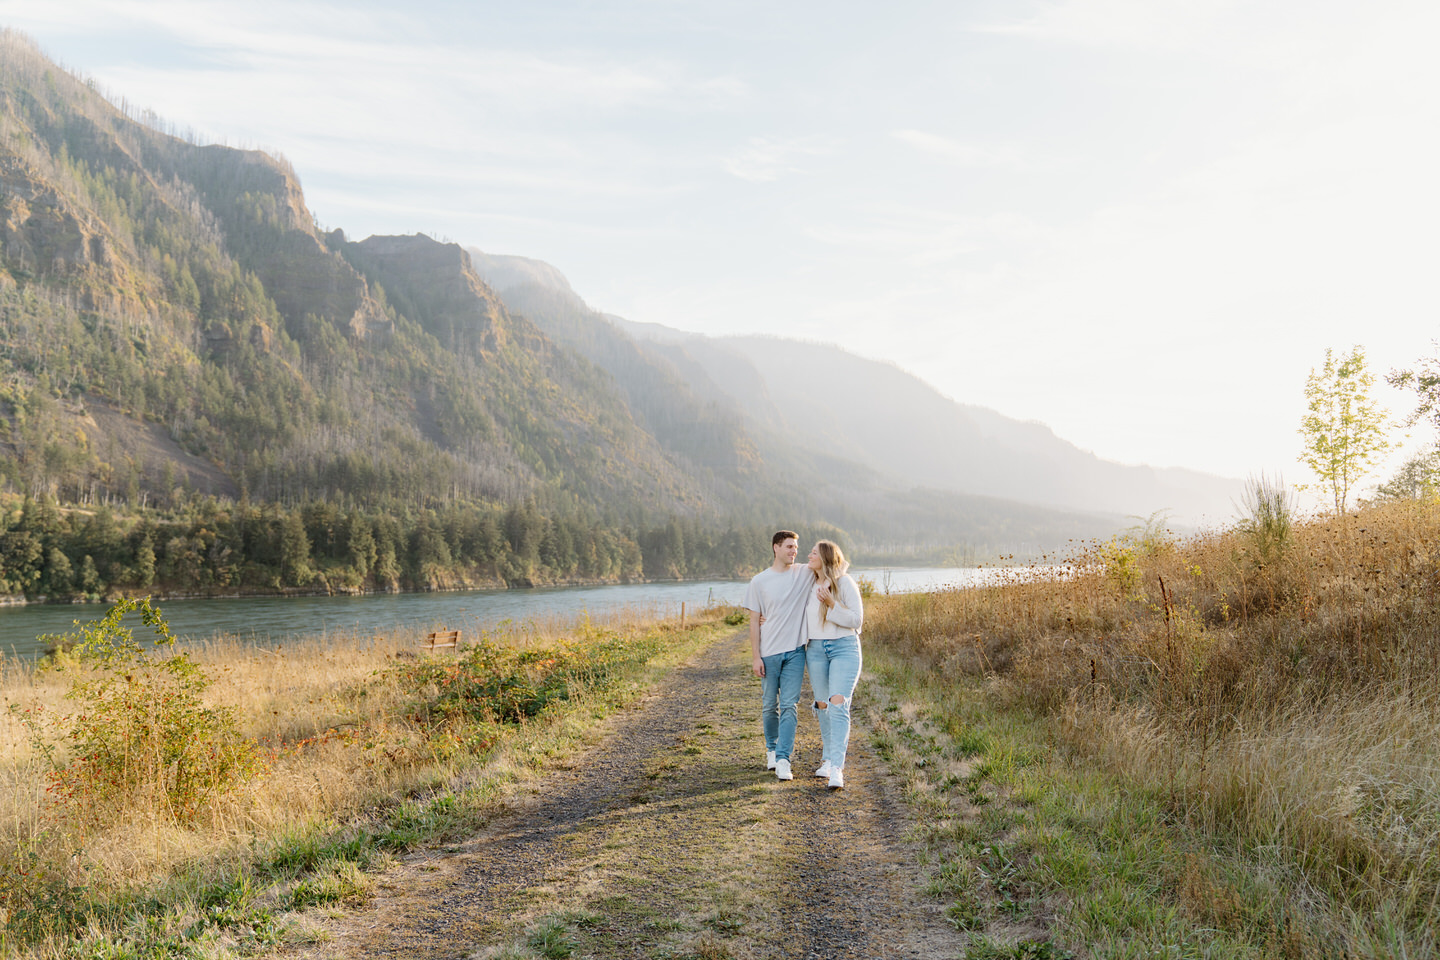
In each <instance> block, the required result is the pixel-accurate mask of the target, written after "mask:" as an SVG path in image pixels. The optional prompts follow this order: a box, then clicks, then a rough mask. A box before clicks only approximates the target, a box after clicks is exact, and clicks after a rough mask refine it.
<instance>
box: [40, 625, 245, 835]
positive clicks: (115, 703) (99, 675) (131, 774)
mask: <svg viewBox="0 0 1440 960" xmlns="http://www.w3.org/2000/svg"><path fill="white" fill-rule="evenodd" d="M132 612H138V613H139V614H140V617H141V619H142V621H143V622H144V623H145V624H146V625H147V626H149V627H151V628H153V629H154V632H155V634H156V640H155V645H156V646H157V647H158V648H160V651H164V652H163V653H162V652H160V651H156V652H154V653H152V652H150V651H147V650H146V649H144V648H143V647H142V646H141V645H140V643H139V642H137V641H136V640H135V638H134V635H133V632H132V631H131V630H130V628H129V627H126V626H125V625H124V624H123V622H122V621H123V619H124V617H125V615H126V614H127V613H132ZM72 636H73V638H74V640H75V642H74V645H73V648H72V649H71V651H70V652H69V653H65V654H61V655H60V659H59V661H58V662H59V664H60V665H61V667H62V668H67V667H72V668H74V669H75V671H76V678H75V679H74V680H73V681H72V683H71V686H70V690H69V691H68V692H67V693H66V695H65V696H66V699H67V700H70V701H71V702H73V703H75V704H77V705H78V712H77V713H75V714H72V715H70V716H64V717H56V718H53V719H52V720H51V722H49V723H47V722H45V719H46V718H43V717H39V716H36V715H33V714H32V715H29V716H27V717H26V718H24V719H25V721H26V723H27V726H28V727H29V729H30V733H31V737H32V740H33V742H34V744H35V746H36V748H37V749H38V750H39V751H40V752H41V753H42V754H43V755H44V756H45V757H46V758H47V759H49V761H50V764H51V771H50V774H49V780H50V784H49V788H48V790H49V793H50V797H51V801H52V803H54V804H55V806H56V807H57V808H58V809H59V810H60V811H61V812H62V815H63V816H64V817H65V819H67V820H68V821H70V822H72V823H75V824H77V825H80V826H82V827H86V826H96V825H101V824H105V823H109V822H113V821H115V820H117V819H119V817H120V816H121V815H122V814H123V813H125V812H126V811H128V810H134V809H146V810H149V811H152V812H159V813H162V814H164V815H168V816H170V817H172V818H173V819H175V820H176V821H178V822H182V823H184V822H189V821H193V820H195V819H196V818H197V817H198V816H199V815H200V814H201V813H202V811H204V809H205V808H206V806H207V804H209V803H210V802H211V801H212V800H214V799H216V798H218V797H219V796H221V795H223V794H226V793H228V792H230V791H231V790H233V789H234V788H235V787H237V786H239V785H240V784H241V783H243V782H244V781H245V780H246V779H248V778H249V777H251V776H253V775H254V774H256V773H258V772H259V771H260V770H261V769H262V766H263V765H262V762H261V759H260V754H259V752H258V750H257V749H256V745H255V743H254V742H253V741H250V740H247V739H246V738H244V737H242V736H241V735H240V733H239V731H238V728H237V724H236V720H235V716H234V714H233V712H232V711H230V710H228V709H224V708H216V707H208V706H206V705H205V703H204V700H203V699H202V694H203V693H204V691H205V688H206V687H208V686H209V685H210V678H209V677H207V676H206V675H205V672H204V671H203V670H201V669H200V667H198V666H197V665H196V664H195V663H194V662H192V661H191V660H190V658H189V656H188V655H186V654H184V653H176V652H175V651H174V643H175V637H174V635H172V634H171V632H170V627H169V625H168V624H166V622H165V620H164V618H163V617H162V616H161V614H160V611H159V609H158V608H156V607H154V606H152V605H151V604H150V600H149V598H146V599H143V600H133V599H126V600H121V601H119V602H118V603H116V604H115V605H114V606H112V607H111V608H110V611H109V613H107V614H106V615H105V616H104V617H102V618H101V619H99V620H96V621H93V622H91V623H90V624H88V625H86V626H83V627H81V628H80V629H79V631H78V632H77V633H76V634H74V635H72ZM61 649H64V647H63V646H62V647H61Z"/></svg>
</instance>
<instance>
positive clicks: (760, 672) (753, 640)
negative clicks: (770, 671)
mask: <svg viewBox="0 0 1440 960" xmlns="http://www.w3.org/2000/svg"><path fill="white" fill-rule="evenodd" d="M750 661H751V662H750V669H751V670H754V671H755V676H757V677H763V676H765V661H764V660H762V659H761V658H760V611H759V610H751V611H750Z"/></svg>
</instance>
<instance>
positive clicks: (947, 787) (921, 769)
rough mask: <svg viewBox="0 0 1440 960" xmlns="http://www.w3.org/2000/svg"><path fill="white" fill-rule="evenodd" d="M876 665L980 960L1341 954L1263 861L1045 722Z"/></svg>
mask: <svg viewBox="0 0 1440 960" xmlns="http://www.w3.org/2000/svg"><path fill="white" fill-rule="evenodd" d="M866 666H867V667H868V668H870V671H871V676H872V677H874V678H876V679H877V680H879V681H880V682H879V683H877V684H876V685H875V687H873V688H872V690H876V691H877V694H878V696H877V700H878V701H879V702H878V704H877V705H876V706H874V707H873V708H872V709H874V710H876V711H877V712H878V713H879V714H880V720H881V721H882V722H881V723H879V724H878V725H877V733H876V734H875V743H876V746H877V748H878V749H879V750H880V751H881V753H882V755H883V756H885V757H886V759H887V760H888V761H889V762H890V763H891V764H892V765H893V767H894V769H895V770H896V772H897V773H899V774H900V775H901V776H903V777H904V778H905V780H906V783H907V790H906V797H907V800H908V801H909V802H910V803H912V804H913V805H915V806H916V807H917V809H918V812H919V813H920V814H921V816H920V818H919V819H920V821H921V823H922V824H923V826H921V827H919V828H918V831H919V834H920V835H919V836H918V837H917V839H918V840H920V841H921V842H922V843H923V844H924V846H925V848H926V850H927V851H928V855H929V858H930V863H929V864H928V866H929V869H930V870H931V876H930V879H929V892H930V893H931V894H933V895H934V896H936V897H937V898H940V899H941V900H943V901H945V902H947V904H948V906H947V913H948V915H949V917H950V919H951V921H952V922H953V923H954V924H955V925H956V926H957V927H959V928H961V929H964V930H968V931H971V936H972V939H971V943H970V945H969V947H968V950H967V952H966V954H965V956H966V957H967V958H970V960H991V958H1017V960H1028V958H1035V960H1041V958H1062V957H1096V958H1100V957H1105V958H1111V957H1113V958H1124V957H1205V958H1215V960H1225V958H1241V957H1276V958H1300V957H1325V956H1330V955H1332V954H1333V955H1335V956H1337V957H1338V956H1339V955H1340V954H1339V953H1338V952H1337V951H1336V949H1335V948H1333V947H1332V946H1331V945H1330V944H1327V943H1326V942H1325V940H1324V939H1322V938H1321V937H1320V936H1319V935H1317V932H1316V931H1315V930H1314V929H1312V928H1311V927H1310V926H1309V925H1308V924H1307V921H1306V920H1305V919H1304V917H1305V914H1303V913H1301V912H1300V911H1299V910H1297V909H1296V907H1295V904H1296V902H1297V899H1299V900H1303V897H1304V892H1303V889H1297V887H1296V884H1297V882H1298V881H1297V880H1296V878H1294V877H1292V876H1289V875H1287V873H1286V872H1285V871H1284V869H1283V868H1282V867H1281V866H1279V865H1278V864H1277V861H1276V859H1275V858H1273V857H1267V856H1266V852H1265V851H1263V850H1241V849H1235V848H1233V847H1228V848H1227V845H1226V844H1225V843H1224V842H1223V841H1221V840H1218V839H1217V838H1216V837H1214V836H1212V835H1207V834H1206V833H1205V832H1204V831H1202V830H1200V829H1198V828H1196V827H1193V826H1192V825H1190V824H1187V823H1185V822H1183V821H1182V820H1180V819H1179V818H1178V817H1177V816H1176V815H1175V814H1174V812H1173V810H1174V807H1173V805H1172V804H1171V803H1170V800H1169V798H1168V797H1167V795H1166V794H1165V793H1164V792H1163V791H1158V790H1154V789H1150V790H1146V789H1140V788H1136V787H1134V786H1132V785H1127V784H1126V783H1123V782H1121V781H1120V780H1119V779H1117V778H1116V777H1114V776H1113V775H1110V774H1107V773H1104V772H1102V771H1100V770H1098V769H1095V768H1092V767H1089V766H1087V765H1086V764H1085V763H1084V761H1083V760H1072V759H1071V758H1069V757H1067V756H1066V755H1065V754H1064V753H1063V752H1062V751H1061V750H1060V749H1059V748H1058V747H1057V746H1056V745H1055V742H1054V740H1053V739H1052V737H1051V736H1050V733H1049V723H1050V721H1047V720H1044V719H1040V718H1036V717H1034V716H1032V715H1029V714H1027V713H1026V712H1025V711H1024V710H1023V709H1017V708H1001V707H998V706H997V705H996V704H995V701H994V699H993V698H992V697H991V696H989V694H988V692H987V689H986V685H985V682H984V681H980V680H976V679H973V678H967V677H961V678H956V677H945V676H942V675H940V674H938V673H937V672H935V671H927V670H921V669H917V668H915V667H913V666H911V665H910V664H908V663H906V662H905V661H903V660H902V659H900V658H899V657H896V656H894V655H893V654H890V655H887V651H886V650H885V649H884V648H883V646H881V645H879V644H876V645H873V646H872V647H871V648H867V650H866ZM1369 946H1370V947H1371V948H1372V949H1371V950H1370V951H1368V952H1367V953H1366V954H1363V955H1368V956H1375V957H1380V956H1400V955H1401V953H1400V952H1397V951H1396V950H1395V947H1396V946H1397V944H1388V943H1385V942H1381V941H1380V940H1372V941H1371V942H1370V944H1369ZM1354 955H1355V954H1351V956H1354Z"/></svg>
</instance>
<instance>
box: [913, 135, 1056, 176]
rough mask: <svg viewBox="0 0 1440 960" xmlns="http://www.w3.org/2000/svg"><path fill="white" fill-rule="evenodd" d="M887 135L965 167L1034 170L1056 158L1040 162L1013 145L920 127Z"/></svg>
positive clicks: (1051, 164) (1051, 165)
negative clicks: (982, 142) (979, 141)
mask: <svg viewBox="0 0 1440 960" xmlns="http://www.w3.org/2000/svg"><path fill="white" fill-rule="evenodd" d="M890 136H892V137H894V138H895V139H896V140H899V141H900V142H901V143H906V144H909V145H910V146H912V147H914V148H916V149H917V150H919V151H921V152H922V153H927V154H931V155H933V156H937V157H940V158H942V159H944V160H951V161H954V162H955V163H956V164H959V165H960V166H966V167H1003V168H1008V169H1013V170H1035V169H1040V168H1042V167H1053V166H1055V165H1056V164H1057V161H1054V160H1050V161H1047V162H1045V163H1040V162H1038V161H1036V160H1035V159H1033V158H1032V157H1030V156H1028V155H1027V154H1026V152H1025V151H1024V150H1023V149H1021V148H1020V147H1019V146H1017V145H1015V144H1000V145H996V146H978V145H976V144H973V143H964V142H962V141H959V140H956V139H954V138H952V137H943V136H941V135H939V134H936V133H927V132H926V131H924V130H893V131H891V133H890Z"/></svg>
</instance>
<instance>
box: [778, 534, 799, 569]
mask: <svg viewBox="0 0 1440 960" xmlns="http://www.w3.org/2000/svg"><path fill="white" fill-rule="evenodd" d="M799 553H800V544H799V542H798V541H797V540H796V539H795V538H794V537H786V538H785V539H784V540H781V541H780V542H779V543H777V544H775V559H776V560H781V561H784V562H785V563H794V562H795V557H796V556H797V555H799Z"/></svg>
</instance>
